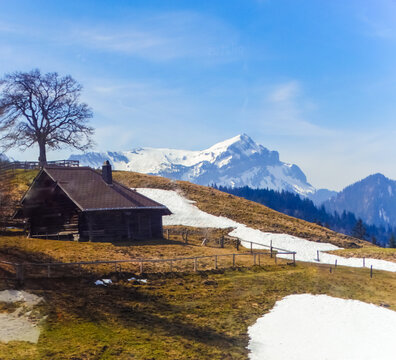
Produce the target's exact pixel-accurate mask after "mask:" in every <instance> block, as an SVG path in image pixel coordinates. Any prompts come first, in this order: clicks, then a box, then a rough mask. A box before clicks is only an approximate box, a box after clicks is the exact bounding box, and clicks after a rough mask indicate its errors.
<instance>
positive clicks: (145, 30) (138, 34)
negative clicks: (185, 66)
mask: <svg viewBox="0 0 396 360" xmlns="http://www.w3.org/2000/svg"><path fill="white" fill-rule="evenodd" d="M72 40H73V41H74V42H76V43H78V44H80V45H81V46H86V47H89V48H92V49H96V50H100V51H107V52H116V53H121V54H125V55H130V56H137V57H141V58H146V59H150V60H157V61H166V60H173V59H178V58H198V59H209V60H211V61H232V60H235V59H237V58H240V57H241V55H242V54H243V47H242V46H241V45H240V44H239V40H238V33H237V32H236V31H235V30H234V29H232V28H230V27H229V26H228V25H226V24H225V23H223V22H221V21H220V20H218V19H214V18H211V17H209V16H206V15H202V14H199V13H194V12H172V13H161V14H155V15H152V16H146V17H144V18H135V19H133V20H131V21H128V22H124V23H121V24H119V25H118V26H117V25H116V26H115V25H114V24H112V26H111V27H110V26H108V25H107V24H105V23H102V24H99V25H98V24H95V25H92V26H88V27H87V26H75V27H74V31H73V32H72Z"/></svg>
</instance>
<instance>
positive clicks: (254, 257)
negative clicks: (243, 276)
mask: <svg viewBox="0 0 396 360" xmlns="http://www.w3.org/2000/svg"><path fill="white" fill-rule="evenodd" d="M253 264H254V265H256V253H254V254H253Z"/></svg>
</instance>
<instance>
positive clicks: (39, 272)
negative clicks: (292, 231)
mask: <svg viewBox="0 0 396 360" xmlns="http://www.w3.org/2000/svg"><path fill="white" fill-rule="evenodd" d="M288 253H290V254H293V261H292V262H291V263H288V262H286V264H288V265H291V264H293V265H295V257H294V255H295V253H293V252H288ZM277 254H278V253H277ZM277 254H275V256H274V260H275V264H278V259H277V257H276V255H277ZM269 255H270V254H269V253H263V252H252V253H250V252H248V253H231V254H216V255H205V256H190V257H179V258H170V259H143V258H142V259H129V260H105V261H81V262H68V263H61V262H59V263H13V262H8V261H0V264H1V265H2V266H5V267H7V268H8V269H9V271H8V272H9V273H15V279H16V280H17V281H18V282H20V283H23V281H24V280H25V279H26V278H35V277H47V278H52V277H65V276H72V277H77V276H84V275H88V274H89V275H90V274H91V271H90V270H89V269H92V268H96V269H98V268H99V267H102V270H106V272H107V273H108V272H113V271H114V272H122V271H128V272H133V273H155V272H177V271H184V272H190V271H193V272H197V271H199V270H213V269H219V268H220V267H221V266H219V265H220V264H219V263H220V260H221V259H222V258H229V259H230V260H232V266H228V267H232V268H235V267H236V266H237V258H238V257H241V256H242V257H243V256H245V257H246V256H249V257H250V258H251V259H252V264H251V265H252V266H255V265H258V266H261V265H262V256H269ZM273 255H274V254H273ZM180 262H183V263H184V264H183V265H182V266H180V265H179V266H175V264H176V263H179V264H180ZM149 264H150V265H151V266H148V265H149ZM160 264H165V265H166V268H167V269H165V270H164V268H163V267H162V268H161V271H159V269H157V270H156V269H155V267H156V266H157V267H158V265H160ZM128 265H133V266H128ZM223 268H224V266H223Z"/></svg>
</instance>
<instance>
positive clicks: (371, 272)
mask: <svg viewBox="0 0 396 360" xmlns="http://www.w3.org/2000/svg"><path fill="white" fill-rule="evenodd" d="M372 277H373V265H371V266H370V279H371V278H372Z"/></svg>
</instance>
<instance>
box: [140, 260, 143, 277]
mask: <svg viewBox="0 0 396 360" xmlns="http://www.w3.org/2000/svg"><path fill="white" fill-rule="evenodd" d="M139 266H140V273H141V274H142V273H143V261H140V263H139Z"/></svg>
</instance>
